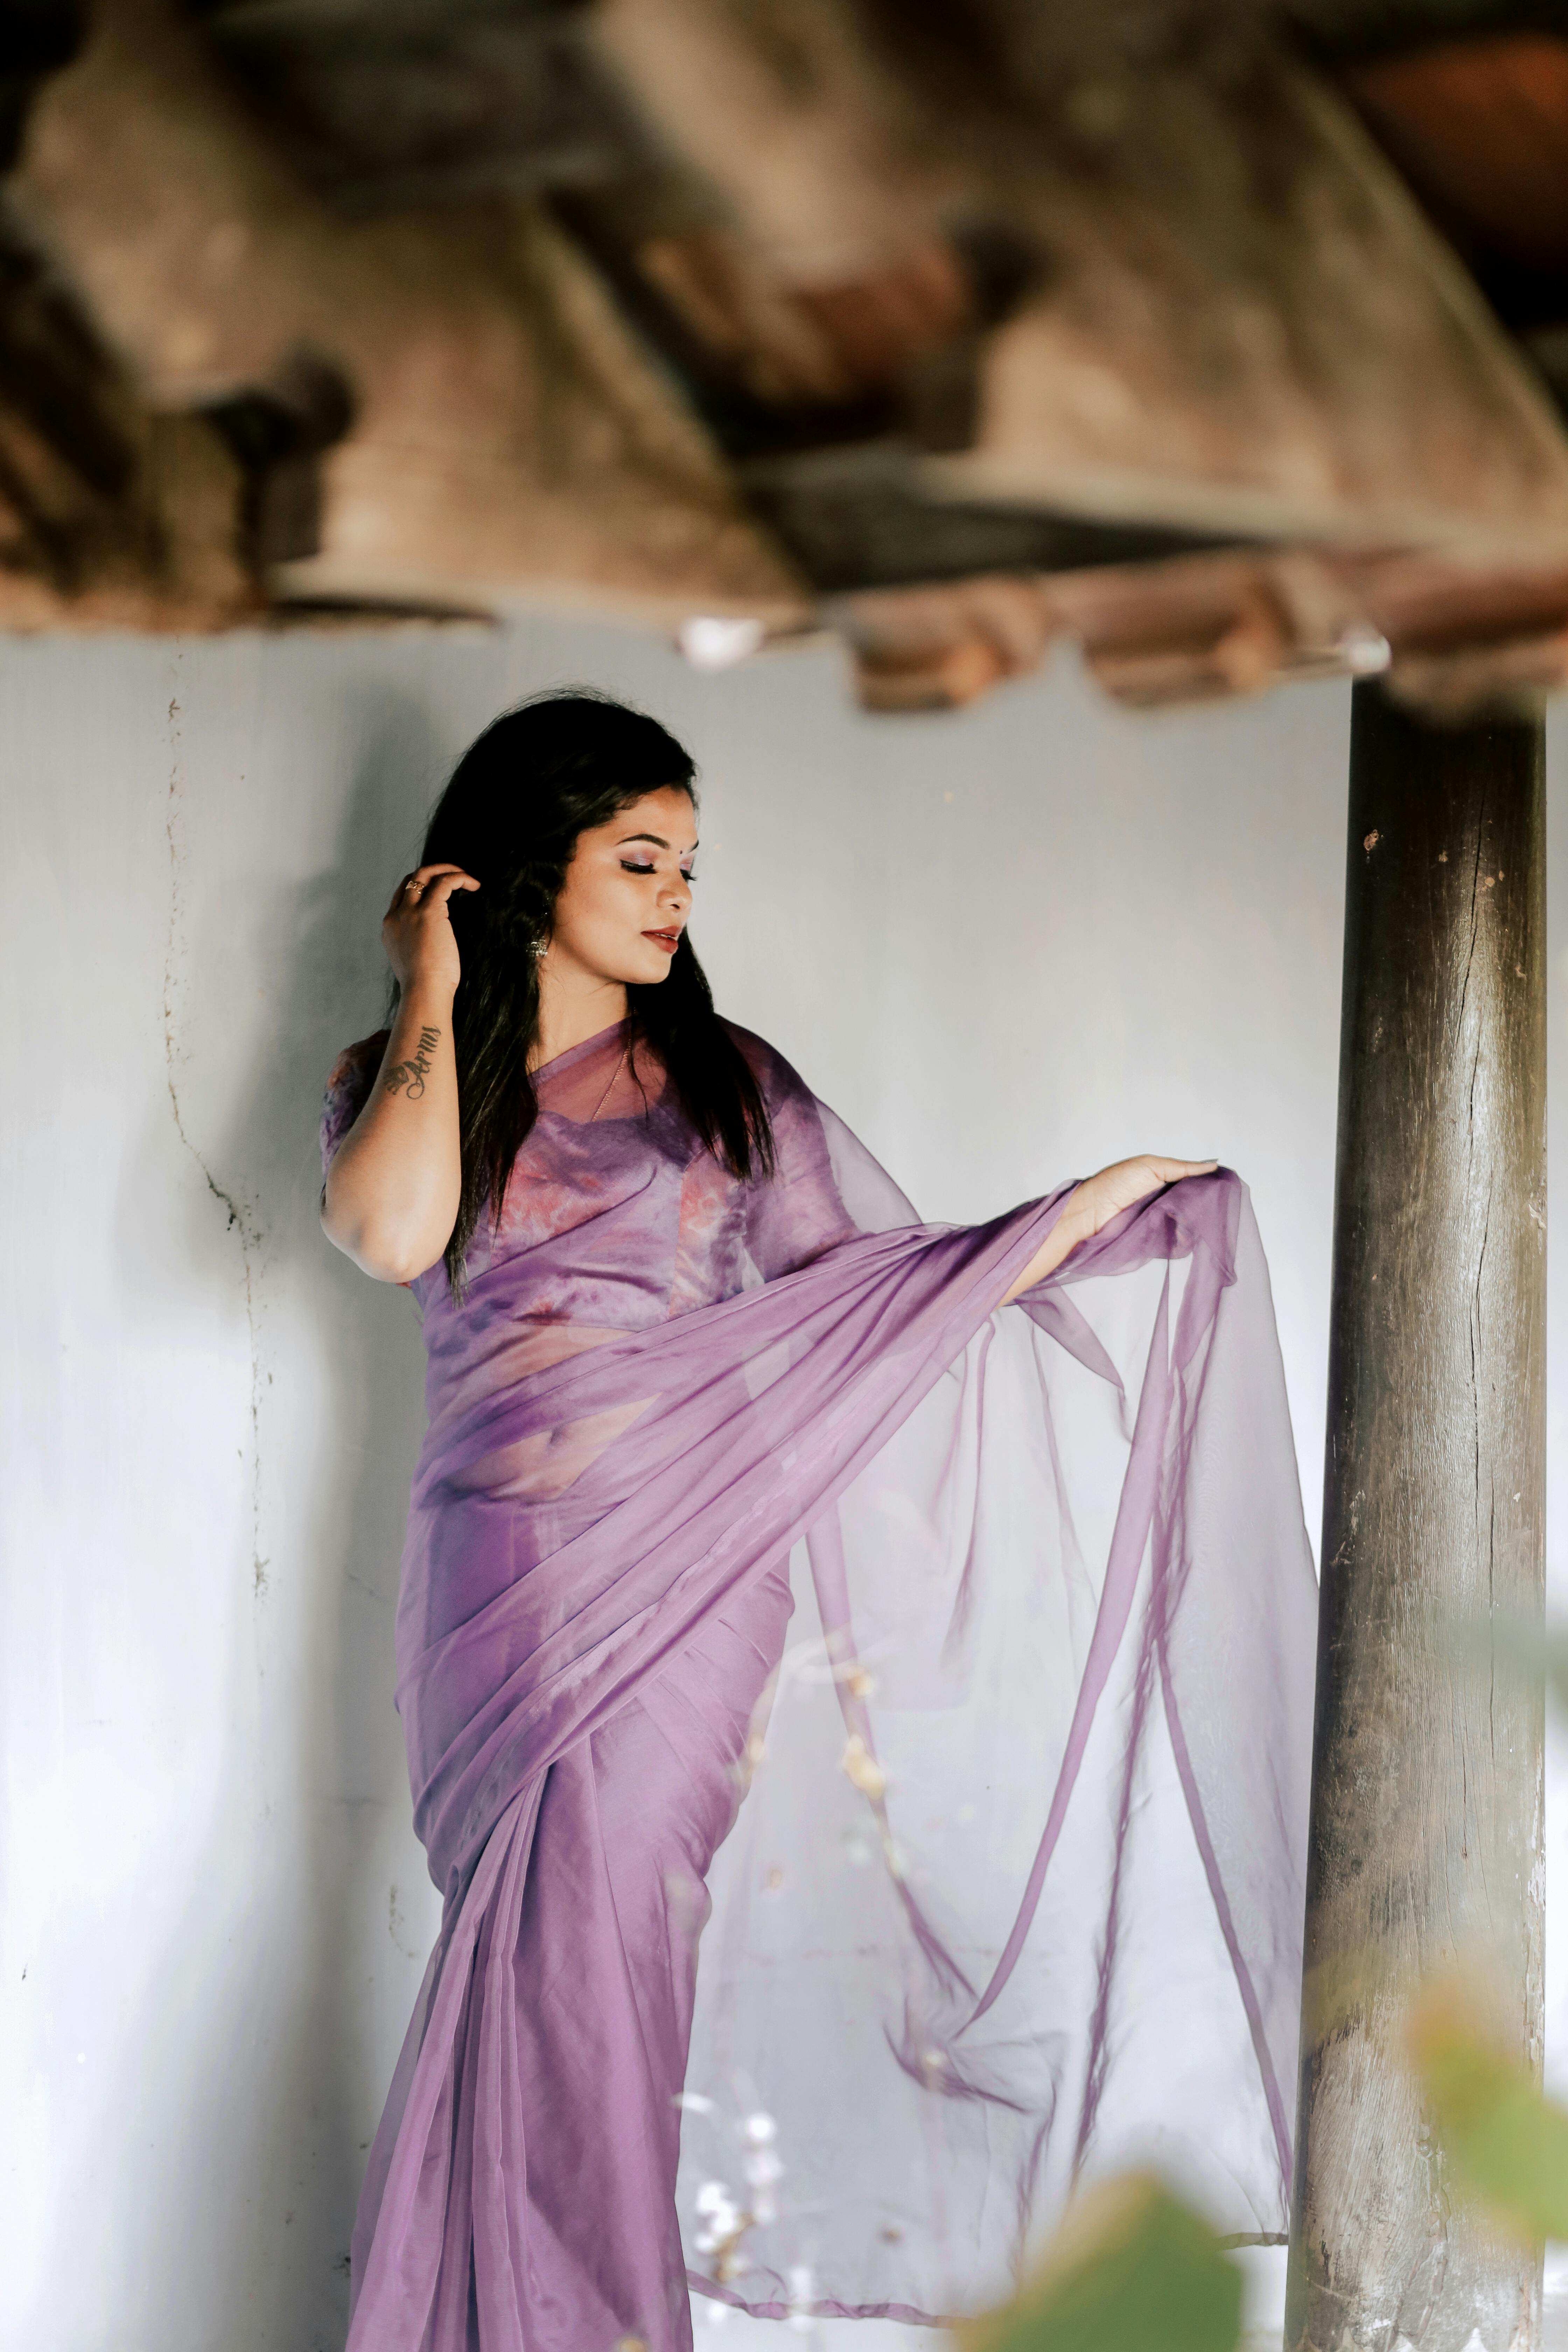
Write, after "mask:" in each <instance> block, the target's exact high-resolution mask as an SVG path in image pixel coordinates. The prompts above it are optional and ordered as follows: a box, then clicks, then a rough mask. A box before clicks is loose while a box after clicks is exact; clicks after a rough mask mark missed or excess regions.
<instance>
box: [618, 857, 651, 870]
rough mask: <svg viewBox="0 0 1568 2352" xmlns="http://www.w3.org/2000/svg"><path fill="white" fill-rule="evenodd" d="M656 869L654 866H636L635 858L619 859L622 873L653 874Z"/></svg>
mask: <svg viewBox="0 0 1568 2352" xmlns="http://www.w3.org/2000/svg"><path fill="white" fill-rule="evenodd" d="M657 871H658V868H657V867H656V866H638V865H637V863H636V862H635V860H633V859H632V858H630V857H623V858H622V860H621V872H622V873H623V874H653V873H656V872H657Z"/></svg>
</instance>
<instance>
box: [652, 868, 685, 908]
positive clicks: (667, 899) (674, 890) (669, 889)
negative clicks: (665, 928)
mask: <svg viewBox="0 0 1568 2352" xmlns="http://www.w3.org/2000/svg"><path fill="white" fill-rule="evenodd" d="M659 897H660V898H661V899H662V900H663V902H664V904H665V905H666V906H667V907H668V908H669V909H670V911H671V913H672V914H678V915H684V914H685V912H686V910H687V908H689V906H690V904H691V885H690V883H689V881H688V880H687V878H686V877H685V875H684V874H682V873H681V872H680V870H679V867H677V869H676V871H675V872H674V873H673V874H672V875H670V876H669V877H668V880H667V882H666V883H665V886H664V888H663V889H662V890H661V891H660V892H659Z"/></svg>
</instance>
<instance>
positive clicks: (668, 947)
mask: <svg viewBox="0 0 1568 2352" xmlns="http://www.w3.org/2000/svg"><path fill="white" fill-rule="evenodd" d="M643 937H644V939H645V940H652V941H653V943H654V945H655V947H656V948H663V949H664V950H665V951H666V953H667V954H668V955H673V954H674V953H675V950H676V949H677V948H678V947H679V945H680V933H679V931H645V932H644V933H643Z"/></svg>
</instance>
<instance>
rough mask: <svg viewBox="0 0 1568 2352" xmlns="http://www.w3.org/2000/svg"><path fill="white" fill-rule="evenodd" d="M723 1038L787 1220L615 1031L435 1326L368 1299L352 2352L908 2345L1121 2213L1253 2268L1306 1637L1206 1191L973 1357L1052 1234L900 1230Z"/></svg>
mask: <svg viewBox="0 0 1568 2352" xmlns="http://www.w3.org/2000/svg"><path fill="white" fill-rule="evenodd" d="M735 1034H736V1035H737V1038H738V1041H739V1042H740V1044H741V1045H742V1049H743V1050H744V1051H745V1052H746V1054H747V1055H748V1057H749V1058H750V1060H751V1061H752V1066H753V1068H754V1069H755V1071H756V1073H757V1076H758V1078H759V1081H760V1083H761V1084H762V1086H763V1091H764V1094H765V1097H766V1099H767V1101H768V1105H769V1108H770V1112H771V1114H772V1116H773V1121H774V1129H775V1135H776V1139H777V1143H778V1150H779V1172H778V1175H777V1178H776V1179H775V1180H774V1181H772V1182H769V1183H758V1184H753V1185H750V1186H743V1185H741V1184H739V1183H737V1182H736V1181H734V1180H733V1179H731V1177H730V1176H729V1175H728V1174H727V1172H726V1171H724V1170H723V1169H722V1168H721V1167H720V1166H719V1164H718V1163H717V1162H716V1161H715V1160H713V1159H712V1158H711V1156H710V1155H709V1154H707V1153H706V1152H704V1151H702V1150H701V1149H700V1146H699V1143H698V1140H697V1139H696V1137H695V1136H694V1134H693V1132H692V1130H691V1129H690V1128H689V1125H688V1123H687V1122H686V1120H685V1118H684V1117H683V1116H682V1115H681V1113H680V1112H679V1109H678V1108H676V1107H675V1105H674V1104H673V1102H670V1101H667V1100H665V1099H663V1098H662V1097H661V1088H660V1080H659V1073H658V1070H657V1069H649V1068H647V1067H646V1066H640V1065H634V1063H633V1061H632V1058H631V1057H630V1056H629V1055H628V1053H627V1050H626V1039H625V1034H624V1032H623V1031H622V1030H621V1029H618V1028H617V1029H615V1030H611V1031H608V1032H606V1033H605V1034H604V1035H602V1036H600V1037H596V1038H594V1039H591V1040H590V1041H589V1042H588V1043H587V1044H585V1045H581V1046H578V1047H576V1048H575V1049H574V1051H573V1052H571V1053H569V1054H566V1055H562V1056H561V1057H560V1058H559V1059H558V1060H557V1061H555V1062H553V1063H552V1064H551V1065H549V1066H548V1067H547V1068H545V1069H543V1070H542V1071H541V1072H540V1073H539V1075H538V1089H539V1099H540V1118H539V1120H538V1123H537V1125H536V1127H535V1128H534V1129H533V1131H532V1133H531V1136H530V1138H529V1139H528V1142H527V1143H526V1145H525V1146H524V1149H523V1150H522V1152H521V1155H520V1157H519V1160H518V1162H517V1165H516V1168H515V1170H514V1171H513V1174H512V1178H511V1181H510V1187H509V1190H508V1194H507V1199H506V1204H505V1208H504V1211H503V1213H502V1215H501V1217H500V1220H499V1221H498V1222H497V1223H496V1224H495V1225H494V1226H493V1227H492V1229H491V1230H489V1232H488V1233H484V1234H481V1235H480V1237H479V1239H478V1240H477V1241H476V1244H475V1245H474V1249H473V1253H472V1255H471V1257H470V1263H469V1275H470V1279H469V1286H468V1297H467V1299H466V1301H465V1303H464V1305H463V1306H462V1307H460V1308H458V1307H454V1306H453V1304H452V1300H451V1297H450V1294H449V1291H448V1287H447V1281H446V1277H445V1275H444V1272H443V1271H442V1270H441V1269H440V1268H439V1267H437V1269H435V1270H434V1271H433V1272H432V1273H430V1274H427V1275H426V1276H423V1277H421V1279H420V1281H419V1282H418V1283H416V1285H415V1286H414V1288H415V1290H416V1294H417V1296H418V1297H419V1301H420V1304H421V1307H422V1308H423V1310H424V1317H425V1332H426V1344H427V1348H428V1352H429V1383H428V1404H429V1415H430V1423H429V1431H428V1434H427V1437H426V1444H425V1449H424V1453H423V1454H422V1456H421V1460H420V1463H419V1466H418V1470H417V1473H416V1478H415V1482H414V1490H413V1496H412V1502H411V1507H410V1514H409V1528H408V1541H407V1548H406V1551H405V1559H404V1569H403V1584H402V1592H401V1598H400V1601H399V1608H398V1621H397V1644H398V1665H399V1684H398V1703H399V1706H400V1708H401V1711H402V1714H403V1719H404V1727H405V1736H406V1740H407V1748H408V1759H409V1769H410V1775H411V1779H412V1782H413V1790H414V1802H415V1822H416V1828H417V1830H418V1832H419V1835H420V1837H421V1839H422V1840H423V1842H424V1843H425V1846H426V1852H427V1853H428V1855H429V1861H430V1869H431V1873H432V1875H433V1877H434V1878H435V1881H436V1883H437V1886H438V1887H439V1888H440V1889H441V1890H442V1893H443V1895H444V1897H445V1910H444V1916H443V1924H442V1930H441V1935H440V1937H439V1940H438V1943H437V1949H436V1952H435V1954H434V1956H433V1958H432V1959H431V1963H430V1967H429V1970H428V1973H427V1975H426V1982H425V1986H424V1989H423V1990H422V1993H421V1996H420V2000H419V2002H418V2005H417V2008H416V2014H415V2018H414V2021H413V2023H412V2025H411V2027H410V2030H409V2034H408V2039H407V2042H406V2043H405V2048H404V2053H403V2056H402V2058H401V2060H400V2062H399V2064H398V2068H397V2071H396V2074H395V2080H394V2084H393V2087H392V2092H391V2095H390V2097H389V2100H388V2103H387V2108H386V2113H385V2116H384V2120H383V2123H382V2126H381V2129H380V2132H379V2134H378V2136H377V2138H376V2141H375V2145H374V2149H373V2152H372V2155H371V2159H370V2165H369V2168H368V2172H367V2176H366V2179H365V2184H364V2189H363V2197H362V2200H361V2205H360V2213H359V2221H358V2224H357V2226H356V2231H355V2236H354V2246H353V2295H354V2310H353V2325H352V2327H351V2332H350V2338H349V2342H350V2347H351V2352H475V2347H482V2352H615V2347H617V2346H618V2345H622V2344H624V2343H625V2342H626V2341H627V2340H628V2339H629V2340H632V2341H635V2342H637V2344H639V2345H641V2346H644V2347H647V2352H677V2347H684V2346H687V2345H688V2344H689V2341H690V2321H689V2301H688V2291H689V2285H691V2286H694V2287H696V2288H698V2289H699V2290H700V2291H701V2292H703V2293H705V2294H709V2295H710V2296H712V2297H714V2298H716V2299H717V2300H718V2301H721V2302H730V2303H736V2304H742V2305H745V2306H747V2307H748V2308H750V2309H752V2310H753V2311H757V2312H762V2313H765V2314H770V2315H781V2316H782V2315H784V2314H785V2313H787V2312H790V2311H792V2310H795V2311H798V2310H803V2309H815V2310H817V2311H822V2312H833V2313H846V2312H849V2313H860V2314H891V2315H902V2316H906V2317H910V2318H917V2319H926V2318H934V2317H936V2316H939V2315H943V2314H950V2313H952V2312H954V2311H958V2310H962V2309H964V2308H967V2307H973V2305H974V2304H976V2303H977V2302H978V2301H979V2300H981V2299H982V2298H984V2297H985V2296H987V2295H991V2294H995V2293H997V2292H998V2291H999V2290H1000V2289H1002V2288H1003V2287H1005V2282H1006V2279H1007V2276H1008V2273H1009V2271H1010V2270H1011V2268H1012V2267H1013V2266H1014V2265H1015V2264H1016V2263H1017V2261H1018V2260H1019V2259H1021V2258H1022V2256H1023V2255H1024V2254H1025V2253H1026V2251H1027V2249H1028V2247H1029V2245H1030V2244H1031V2242H1033V2240H1034V2239H1035V2237H1036V2236H1037V2234H1038V2233H1039V2232H1040V2231H1042V2230H1043V2229H1044V2228H1045V2227H1046V2226H1047V2224H1048V2223H1049V2222H1050V2221H1052V2220H1053V2219H1054V2218H1055V2215H1056V2214H1057V2212H1058V2211H1059V2210H1060V2206H1061V2204H1062V2202H1063V2200H1064V2199H1065V2197H1066V2195H1067V2194H1068V2191H1069V2190H1070V2188H1071V2185H1072V2183H1073V2181H1074V2179H1076V2178H1078V2177H1079V2175H1080V2174H1081V2173H1083V2172H1084V2171H1085V2170H1093V2169H1096V2168H1104V2167H1107V2166H1110V2165H1116V2164H1121V2163H1124V2162H1127V2161H1129V2160H1141V2161H1153V2162H1156V2163H1158V2164H1160V2165H1161V2166H1162V2167H1163V2168H1164V2169H1165V2170H1166V2171H1167V2172H1168V2173H1171V2174H1173V2176H1175V2177H1176V2178H1177V2179H1179V2180H1180V2181H1181V2182H1182V2183H1183V2184H1184V2186H1186V2187H1187V2188H1188V2189H1189V2191H1190V2193H1193V2194H1194V2195H1195V2196H1197V2197H1198V2198H1199V2199H1200V2200H1201V2201H1202V2202H1204V2203H1205V2205H1206V2207H1207V2208H1208V2209H1209V2210H1211V2211H1212V2212H1213V2213H1214V2215H1215V2219H1216V2221H1218V2222H1219V2225H1220V2226H1221V2227H1222V2228H1225V2229H1227V2230H1232V2231H1237V2232H1238V2233H1241V2234H1248V2235H1264V2236H1267V2235H1271V2234H1275V2233H1277V2232H1278V2231H1279V2230H1280V2229H1281V2228H1282V2226H1283V2219H1284V2198H1285V2184H1286V2180H1287V2178H1288V2168H1289V2128H1290V2112H1289V2110H1290V2102H1291V2096H1292V2092H1293V2082H1294V2065H1295V2031H1296V2016H1295V2011H1296V2000H1297V1995H1298V1990H1299V1972H1300V1909H1301V1879H1300V1872H1301V1850H1302V1845H1303V1840H1304V1819H1305V1779H1306V1758H1307V1736H1308V1716H1309V1710H1310V1676H1311V1658H1312V1642H1313V1633H1312V1622H1313V1612H1314V1599H1313V1587H1312V1577H1311V1563H1310V1553H1309V1550H1308V1547H1307V1542H1306V1537H1305V1532H1304V1529H1303V1527H1302V1523H1301V1513H1300V1498H1299V1496H1298V1493H1297V1486H1296V1474H1295V1465H1294V1456H1293V1453H1292V1451H1291V1446H1290V1438H1289V1423H1288V1419H1287V1416H1286V1412H1285V1406H1284V1395H1283V1381H1282V1376H1281V1372H1280V1367H1279V1353H1278V1347H1277V1343H1276V1341H1275V1339H1274V1332H1273V1325H1272V1318H1271V1312H1270V1307H1269V1302H1268V1278H1267V1274H1266V1272H1265V1270H1264V1266H1263V1262H1262V1255H1261V1252H1260V1249H1259V1247H1258V1241H1257V1236H1256V1230H1255V1227H1254V1225H1253V1223H1252V1219H1251V1213H1250V1210H1249V1207H1248V1205H1247V1198H1246V1194H1245V1192H1244V1191H1243V1188H1242V1187H1241V1185H1240V1184H1239V1183H1238V1181H1237V1179H1236V1178H1235V1177H1234V1176H1231V1175H1229V1174H1226V1173H1222V1174H1220V1175H1217V1176H1215V1177H1212V1178H1206V1179H1203V1180H1199V1181H1194V1182H1189V1183H1186V1184H1183V1185H1179V1186H1176V1187H1174V1188H1173V1189H1172V1190H1171V1191H1169V1192H1166V1193H1164V1194H1163V1195H1160V1196H1158V1197H1156V1198H1155V1199H1154V1200H1152V1201H1151V1202H1147V1203H1145V1204H1144V1205H1143V1206H1142V1208H1141V1209H1139V1210H1136V1211H1134V1212H1131V1213H1129V1214H1128V1215H1126V1216H1125V1217H1123V1218H1121V1219H1119V1220H1118V1221H1117V1222H1116V1223H1115V1224H1114V1225H1113V1226H1111V1227H1109V1228H1108V1229H1107V1231H1106V1232H1105V1233H1104V1234H1101V1235H1100V1236H1099V1237H1098V1238H1097V1240H1096V1241H1094V1242H1093V1243H1091V1244H1088V1245H1086V1246H1085V1247H1083V1248H1080V1249H1079V1251H1077V1252H1076V1253H1075V1254H1074V1255H1073V1256H1072V1258H1071V1259H1070V1260H1069V1261H1068V1264H1067V1265H1064V1266H1063V1267H1062V1268H1061V1269H1060V1270H1059V1271H1058V1274H1057V1275H1056V1276H1053V1277H1052V1278H1051V1280H1050V1281H1049V1282H1048V1283H1047V1284H1045V1285H1042V1286H1040V1288H1039V1289H1038V1290H1037V1291H1036V1292H1033V1293H1031V1294H1030V1295H1029V1297H1028V1298H1027V1300H1026V1302H1024V1310H1025V1311H1023V1312H1020V1313H1019V1314H1017V1315H1012V1314H1003V1315H998V1314H996V1313H995V1312H994V1310H995V1308H996V1307H997V1302H998V1301H999V1300H1000V1299H1001V1297H1003V1295H1004V1293H1005V1291H1006V1289H1007V1287H1008V1286H1009V1285H1010V1283H1011V1282H1012V1281H1013V1279H1014V1278H1015V1277H1016V1274H1017V1272H1018V1270H1019V1268H1020V1267H1021V1266H1022V1265H1024V1264H1026V1261H1027V1260H1028V1258H1029V1256H1030V1255H1032V1253H1033V1252H1034V1250H1035V1249H1036V1247H1037V1245H1038V1243H1039V1242H1040V1240H1041V1239H1042V1238H1043V1236H1044V1235H1045V1234H1046V1233H1047V1231H1048V1229H1049V1227H1050V1225H1051V1223H1052V1221H1053V1220H1054V1218H1055V1217H1056V1215H1057V1214H1058V1211H1059V1209H1060V1207H1061V1205H1062V1202H1063V1201H1064V1200H1065V1198H1066V1195H1067V1192H1068V1189H1070V1188H1068V1187H1064V1188H1063V1189H1062V1190H1061V1191H1060V1192H1057V1193H1054V1194H1052V1195H1051V1196H1050V1197H1049V1198H1048V1199H1047V1200H1044V1201H1041V1202H1035V1203H1032V1204H1031V1205H1029V1206H1027V1207H1025V1208H1022V1209H1019V1210H1016V1211H1015V1212H1014V1213H1011V1214H1010V1215H1008V1216H1005V1217H1001V1218H998V1219H996V1220H995V1221H994V1222H993V1223H989V1224H986V1225H981V1226H976V1227H973V1228H952V1227H941V1226H922V1225H920V1224H918V1223H915V1221H914V1216H913V1212H912V1211H911V1210H910V1207H909V1204H908V1203H907V1202H904V1201H903V1199H902V1197H901V1195H900V1194H899V1193H898V1192H897V1190H896V1188H895V1187H894V1186H893V1185H892V1184H891V1183H890V1182H889V1180H888V1179H887V1178H886V1176H885V1175H884V1174H883V1173H882V1171H880V1170H879V1168H878V1167H877V1166H876V1164H875V1162H873V1161H872V1160H870V1159H869V1156H868V1154H866V1153H865V1152H864V1151H862V1150H861V1149H860V1147H859V1146H858V1145H857V1144H856V1143H855V1141H854V1139H853V1138H852V1137H850V1136H849V1135H848V1133H847V1130H846V1129H844V1128H843V1127H842V1125H841V1124H840V1123H839V1122H838V1121H837V1120H836V1119H835V1118H834V1117H833V1115H832V1114H831V1112H829V1111H827V1110H826V1108H824V1107H823V1106H822V1105H820V1104H818V1103H817V1102H816V1099H815V1097H813V1096H812V1095H811V1094H810V1093H809V1092H808V1090H807V1089H806V1088H805V1087H804V1086H803V1085H802V1083H801V1081H800V1080H799V1079H798V1078H797V1077H796V1076H795V1073H794V1072H793V1071H792V1070H790V1069H789V1068H788V1066H787V1065H785V1064H784V1062H782V1061H781V1060H780V1059H779V1057H778V1056H776V1055H773V1053H772V1051H771V1050H770V1049H769V1048H768V1047H767V1046H766V1045H763V1044H762V1043H761V1042H760V1041H759V1040H757V1039H755V1038H752V1037H750V1036H748V1035H747V1034H745V1033H744V1032H740V1031H737V1032H736V1033H735ZM381 1045H382V1040H380V1039H372V1040H367V1041H366V1043H365V1045H363V1047H358V1048H351V1050H350V1052H349V1053H348V1054H347V1055H344V1056H343V1058H342V1061H341V1062H340V1064H339V1066H338V1068H337V1070H336V1071H335V1072H334V1073H333V1078H332V1084H331V1092H330V1094H329V1097H328V1105H327V1112H326V1117H325V1121H324V1128H323V1149H324V1151H325V1153H326V1154H327V1155H328V1156H330V1154H331V1150H332V1149H334V1148H335V1145H336V1143H337V1141H338V1140H340V1139H341V1138H342V1135H343V1134H344V1133H345V1132H346V1130H347V1129H348V1127H349V1126H350V1125H351V1124H352V1122H353V1118H354V1117H355V1116H356V1115H357V1112H358V1109H359V1108H360V1106H361V1104H362V1103H363V1100H364V1098H365V1095H366V1092H367V1091H368V1087H369V1085H370V1082H371V1079H372V1077H373V1076H374V1069H375V1066H376V1065H377V1062H378V1060H379V1056H380V1052H381ZM742 1797H744V1799H745V1802H744V1805H743V1806H742ZM738 1815H739V1818H740V1824H741V1825H740V1828H739V1829H738V1830H737V1832H736V1834H735V1836H734V1837H732V1838H731V1837H730V1835H729V1833H730V1832H731V1828H732V1827H734V1825H735V1823H736V1821H737V1816H738ZM727 1839H728V1841H729V1842H728V1843H725V1841H726V1840H727ZM721 1845H722V1846H723V1851H722V1853H721V1852H720V1848H721ZM710 1911H712V1912H714V1915H715V1916H712V1917H711V1918H710ZM699 1937H701V1938H702V1966H701V1972H700V1977H699V1972H698V1968H697V1953H698V1943H699ZM682 2221H684V2222H685V2224H686V2226H687V2230H688V2233H689V2235H688V2242H687V2245H686V2246H685V2247H683V2243H682V2236H681V2224H682Z"/></svg>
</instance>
